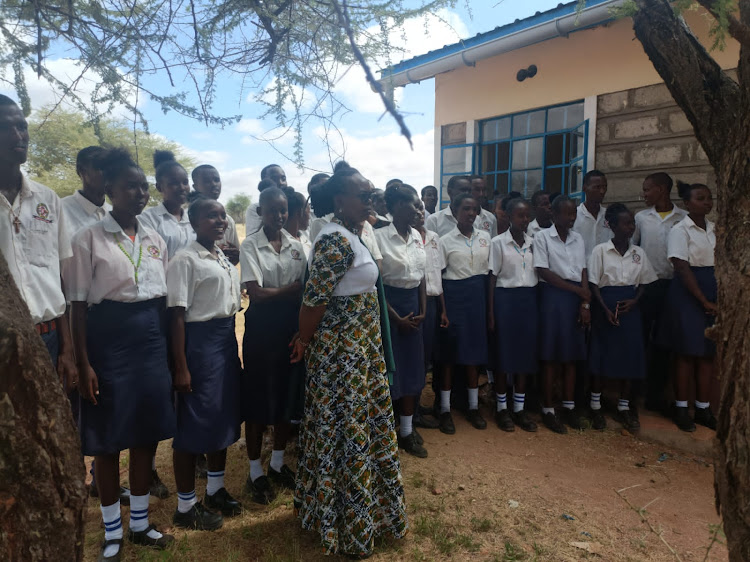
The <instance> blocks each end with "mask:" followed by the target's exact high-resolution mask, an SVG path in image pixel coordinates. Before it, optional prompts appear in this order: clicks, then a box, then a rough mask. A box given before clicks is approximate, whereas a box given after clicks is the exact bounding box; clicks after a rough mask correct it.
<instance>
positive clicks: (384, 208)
mask: <svg viewBox="0 0 750 562" xmlns="http://www.w3.org/2000/svg"><path fill="white" fill-rule="evenodd" d="M397 182H398V183H392V184H391V185H399V184H400V183H401V180H397ZM389 183H390V182H389ZM372 209H373V211H374V212H375V217H376V218H377V222H379V223H385V224H383V226H387V225H388V224H389V223H390V222H391V219H390V218H388V205H387V204H386V202H385V191H383V190H382V189H377V188H375V187H374V186H373V190H372Z"/></svg>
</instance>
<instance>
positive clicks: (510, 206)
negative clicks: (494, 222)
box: [503, 197, 530, 216]
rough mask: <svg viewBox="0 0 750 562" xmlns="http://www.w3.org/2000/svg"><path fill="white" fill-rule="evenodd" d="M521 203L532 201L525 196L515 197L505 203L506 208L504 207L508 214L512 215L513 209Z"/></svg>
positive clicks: (526, 203) (525, 203)
mask: <svg viewBox="0 0 750 562" xmlns="http://www.w3.org/2000/svg"><path fill="white" fill-rule="evenodd" d="M521 205H530V203H529V202H528V201H527V200H526V199H524V198H523V197H514V198H513V199H510V200H509V201H507V202H506V203H505V208H504V209H503V211H505V212H506V213H507V214H508V216H510V215H512V214H513V211H514V210H515V209H516V208H517V207H520V206H521Z"/></svg>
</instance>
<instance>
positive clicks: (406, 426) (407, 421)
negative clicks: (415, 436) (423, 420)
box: [399, 416, 414, 437]
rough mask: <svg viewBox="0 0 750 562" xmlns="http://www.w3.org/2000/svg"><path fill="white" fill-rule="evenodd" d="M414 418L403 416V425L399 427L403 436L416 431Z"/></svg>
mask: <svg viewBox="0 0 750 562" xmlns="http://www.w3.org/2000/svg"><path fill="white" fill-rule="evenodd" d="M412 418H413V416H401V427H400V428H399V433H400V434H401V437H408V436H409V435H411V432H412V431H414V430H413V429H412V424H411V422H412Z"/></svg>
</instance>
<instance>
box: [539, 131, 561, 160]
mask: <svg viewBox="0 0 750 562" xmlns="http://www.w3.org/2000/svg"><path fill="white" fill-rule="evenodd" d="M564 139H565V135H563V134H560V135H547V137H546V140H545V143H546V151H545V153H544V165H545V166H560V165H561V164H562V163H563V157H564V154H563V152H564V150H563V149H564V144H565V140H564Z"/></svg>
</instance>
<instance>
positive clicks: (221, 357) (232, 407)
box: [172, 316, 242, 454]
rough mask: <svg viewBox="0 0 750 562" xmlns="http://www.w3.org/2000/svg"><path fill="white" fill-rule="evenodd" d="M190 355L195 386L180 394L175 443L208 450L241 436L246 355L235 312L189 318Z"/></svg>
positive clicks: (187, 354) (187, 342)
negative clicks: (225, 315) (239, 345)
mask: <svg viewBox="0 0 750 562" xmlns="http://www.w3.org/2000/svg"><path fill="white" fill-rule="evenodd" d="M185 357H186V358H187V366H188V370H189V371H190V385H191V387H192V389H193V391H192V392H178V393H177V394H176V400H175V402H176V410H177V433H176V434H175V437H174V441H173V443H172V447H173V448H175V449H177V450H178V451H187V452H188V453H194V454H202V453H213V452H216V451H221V450H223V449H226V448H227V447H229V445H231V444H232V443H234V442H235V441H237V439H239V438H240V423H241V421H242V420H241V417H240V382H241V380H240V373H241V367H240V358H239V356H238V354H237V337H236V336H235V333H234V316H230V317H229V318H214V319H213V320H208V321H206V322H187V323H186V324H185Z"/></svg>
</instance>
